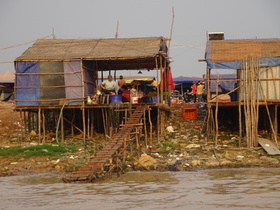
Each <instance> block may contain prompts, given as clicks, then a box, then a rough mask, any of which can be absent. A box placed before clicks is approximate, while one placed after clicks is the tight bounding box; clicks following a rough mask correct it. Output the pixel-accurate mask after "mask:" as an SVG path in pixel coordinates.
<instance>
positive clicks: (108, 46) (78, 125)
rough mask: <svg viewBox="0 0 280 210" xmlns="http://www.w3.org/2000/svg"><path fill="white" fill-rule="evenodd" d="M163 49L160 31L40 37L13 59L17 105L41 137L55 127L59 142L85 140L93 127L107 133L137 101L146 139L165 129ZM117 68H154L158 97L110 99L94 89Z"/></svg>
mask: <svg viewBox="0 0 280 210" xmlns="http://www.w3.org/2000/svg"><path fill="white" fill-rule="evenodd" d="M167 51H168V50H167V45H166V39H164V38H163V37H144V38H118V39H39V40H37V41H36V42H35V43H34V44H33V45H32V46H31V47H30V48H28V49H27V50H26V51H25V52H24V53H23V54H22V55H21V56H19V57H18V58H16V60H15V68H16V83H15V87H14V88H15V104H16V110H17V111H20V112H21V117H22V120H23V121H24V123H25V125H26V128H27V129H28V131H29V132H30V131H31V130H34V131H35V132H36V133H37V134H38V135H39V142H40V143H41V142H43V143H44V142H45V141H46V140H47V139H46V138H48V134H49V133H52V134H53V133H55V138H56V141H57V142H59V143H63V142H64V141H65V138H66V136H72V137H75V136H79V137H82V139H83V141H84V143H86V142H87V140H90V139H92V138H94V136H95V134H96V133H101V134H105V136H106V137H108V139H109V138H110V136H112V135H113V134H114V133H117V132H118V130H119V129H120V127H121V126H124V124H125V123H126V122H127V121H128V120H129V116H130V114H131V113H132V112H133V111H134V110H135V109H136V108H137V107H138V106H141V107H144V106H143V105H145V107H146V108H145V111H144V114H143V116H142V117H141V119H140V122H139V123H138V124H137V125H135V126H138V128H137V129H138V131H139V130H141V131H142V136H143V138H144V141H145V144H148V143H147V141H149V139H152V137H153V136H154V137H156V136H159V135H160V134H161V133H162V132H163V131H164V128H165V123H166V118H167V117H168V114H169V106H168V94H169V83H168V81H169V80H168V78H169V76H170V75H171V72H170V71H171V70H170V66H169V64H170V62H169V59H168V52H167ZM120 70H135V71H139V70H142V71H143V72H145V71H144V70H148V71H155V73H156V75H157V76H156V80H157V81H158V82H159V86H158V87H157V88H156V90H155V96H156V97H157V100H156V101H155V100H153V103H152V100H146V101H145V103H140V101H141V100H140V98H139V103H110V102H109V99H110V96H108V95H105V94H101V95H97V93H98V91H97V90H98V86H99V84H100V80H101V81H102V80H103V79H104V78H105V79H107V75H109V74H111V75H112V76H113V78H114V80H116V78H117V77H118V76H119V75H120V74H121V73H119V72H118V71H120ZM100 78H101V79H100ZM88 98H90V100H91V102H92V103H88V101H87V99H88ZM138 133H139V132H138ZM139 135H140V134H139Z"/></svg>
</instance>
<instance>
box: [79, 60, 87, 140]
mask: <svg viewBox="0 0 280 210" xmlns="http://www.w3.org/2000/svg"><path fill="white" fill-rule="evenodd" d="M80 72H81V78H82V98H83V99H84V98H85V83H84V80H85V79H84V72H83V60H80ZM85 117H86V116H85V101H84V100H83V102H82V120H83V142H84V144H85V143H86V129H87V128H86V119H85Z"/></svg>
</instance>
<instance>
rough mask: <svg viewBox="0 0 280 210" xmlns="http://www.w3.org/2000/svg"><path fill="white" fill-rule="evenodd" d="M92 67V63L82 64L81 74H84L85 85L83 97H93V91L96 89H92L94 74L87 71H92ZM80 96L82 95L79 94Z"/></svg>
mask: <svg viewBox="0 0 280 210" xmlns="http://www.w3.org/2000/svg"><path fill="white" fill-rule="evenodd" d="M92 67H93V64H92V63H89V62H86V61H84V62H83V73H84V80H85V83H84V90H85V96H92V95H94V93H93V91H94V90H95V89H96V88H95V87H94V83H95V82H94V80H93V78H94V73H93V71H91V70H89V69H92ZM80 81H82V80H80ZM80 95H82V94H80Z"/></svg>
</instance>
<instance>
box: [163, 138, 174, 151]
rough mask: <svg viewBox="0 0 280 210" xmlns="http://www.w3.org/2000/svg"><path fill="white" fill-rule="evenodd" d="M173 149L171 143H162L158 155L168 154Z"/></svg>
mask: <svg viewBox="0 0 280 210" xmlns="http://www.w3.org/2000/svg"><path fill="white" fill-rule="evenodd" d="M174 149H175V144H174V143H173V142H171V141H164V142H163V143H162V145H161V150H160V153H170V152H171V151H172V150H174Z"/></svg>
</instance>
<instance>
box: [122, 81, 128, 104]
mask: <svg viewBox="0 0 280 210" xmlns="http://www.w3.org/2000/svg"><path fill="white" fill-rule="evenodd" d="M122 102H130V91H129V89H128V86H126V85H123V86H122Z"/></svg>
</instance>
